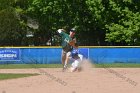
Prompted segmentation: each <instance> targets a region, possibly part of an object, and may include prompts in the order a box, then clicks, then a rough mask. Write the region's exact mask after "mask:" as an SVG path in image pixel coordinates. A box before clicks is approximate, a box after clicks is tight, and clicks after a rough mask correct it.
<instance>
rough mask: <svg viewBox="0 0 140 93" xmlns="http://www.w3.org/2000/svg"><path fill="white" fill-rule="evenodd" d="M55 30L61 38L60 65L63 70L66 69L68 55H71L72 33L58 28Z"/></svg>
mask: <svg viewBox="0 0 140 93" xmlns="http://www.w3.org/2000/svg"><path fill="white" fill-rule="evenodd" d="M57 32H58V33H59V35H60V36H61V39H62V44H61V46H62V56H61V60H62V65H63V71H65V70H66V69H67V64H68V62H69V57H70V55H71V51H72V49H73V46H74V43H75V42H74V41H73V40H72V38H71V37H73V35H74V34H70V35H68V34H67V33H65V32H64V29H58V30H57Z"/></svg>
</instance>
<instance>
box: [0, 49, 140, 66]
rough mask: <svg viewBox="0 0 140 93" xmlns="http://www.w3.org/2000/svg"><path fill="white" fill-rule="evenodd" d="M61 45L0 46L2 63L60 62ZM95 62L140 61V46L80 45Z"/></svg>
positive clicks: (82, 51)
mask: <svg viewBox="0 0 140 93" xmlns="http://www.w3.org/2000/svg"><path fill="white" fill-rule="evenodd" d="M61 51H62V49H61V48H60V47H40V48H39V47H36V48H35V47H26V48H24V47H18V48H16V47H13V48H10V47H9V48H0V64H32V63H33V64H58V63H61ZM80 51H81V54H83V55H84V57H85V58H89V59H90V60H91V61H92V62H93V63H140V47H80Z"/></svg>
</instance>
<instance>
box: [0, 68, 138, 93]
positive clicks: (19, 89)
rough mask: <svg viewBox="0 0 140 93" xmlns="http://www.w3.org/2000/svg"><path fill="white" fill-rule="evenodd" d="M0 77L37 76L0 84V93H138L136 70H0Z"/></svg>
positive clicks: (5, 81) (3, 81) (0, 82)
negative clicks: (16, 74)
mask: <svg viewBox="0 0 140 93" xmlns="http://www.w3.org/2000/svg"><path fill="white" fill-rule="evenodd" d="M0 73H39V74H40V75H38V76H31V77H25V78H18V79H11V80H2V81H0V93H139V92H140V69H139V68H91V69H88V70H83V71H82V72H75V73H71V72H68V71H66V72H62V71H61V69H60V68H42V69H0Z"/></svg>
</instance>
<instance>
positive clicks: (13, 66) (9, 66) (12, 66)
mask: <svg viewBox="0 0 140 93" xmlns="http://www.w3.org/2000/svg"><path fill="white" fill-rule="evenodd" d="M94 67H96V68H104V67H108V68H140V64H135V63H126V64H125V63H113V64H94ZM29 68H62V65H61V64H4V65H0V69H29Z"/></svg>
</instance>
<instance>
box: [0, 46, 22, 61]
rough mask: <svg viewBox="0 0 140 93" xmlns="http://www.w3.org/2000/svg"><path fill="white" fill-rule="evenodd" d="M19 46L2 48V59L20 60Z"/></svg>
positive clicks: (0, 51) (0, 50) (0, 57)
mask: <svg viewBox="0 0 140 93" xmlns="http://www.w3.org/2000/svg"><path fill="white" fill-rule="evenodd" d="M20 56H21V53H20V49H19V48H2V49H0V61H20Z"/></svg>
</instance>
